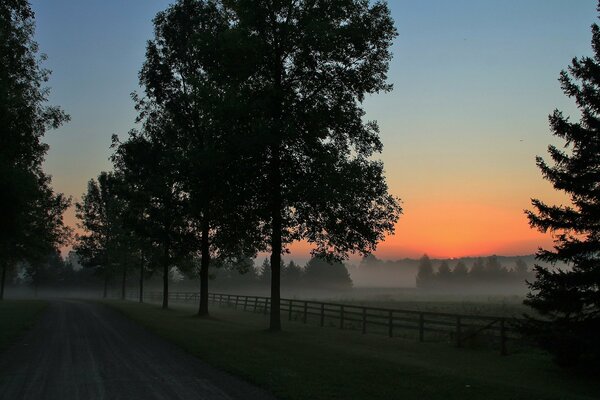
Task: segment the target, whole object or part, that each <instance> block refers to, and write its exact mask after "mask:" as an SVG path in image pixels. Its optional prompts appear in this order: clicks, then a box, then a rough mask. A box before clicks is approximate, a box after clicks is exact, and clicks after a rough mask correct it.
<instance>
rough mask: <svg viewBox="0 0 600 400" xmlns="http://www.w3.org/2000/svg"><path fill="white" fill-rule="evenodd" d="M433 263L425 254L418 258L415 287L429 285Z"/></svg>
mask: <svg viewBox="0 0 600 400" xmlns="http://www.w3.org/2000/svg"><path fill="white" fill-rule="evenodd" d="M433 276H434V272H433V264H432V263H431V260H430V259H429V256H428V255H427V254H423V257H421V259H420V260H419V267H418V271H417V287H418V288H425V287H429V286H430V285H431V282H432V281H433Z"/></svg>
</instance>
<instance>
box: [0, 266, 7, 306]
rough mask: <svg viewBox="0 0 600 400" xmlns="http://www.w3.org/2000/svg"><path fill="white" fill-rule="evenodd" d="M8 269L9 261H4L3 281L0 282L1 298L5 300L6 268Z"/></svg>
mask: <svg viewBox="0 0 600 400" xmlns="http://www.w3.org/2000/svg"><path fill="white" fill-rule="evenodd" d="M7 269H8V262H6V261H5V262H3V263H2V282H1V283H0V300H4V286H5V284H6V270H7Z"/></svg>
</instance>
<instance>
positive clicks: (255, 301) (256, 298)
mask: <svg viewBox="0 0 600 400" xmlns="http://www.w3.org/2000/svg"><path fill="white" fill-rule="evenodd" d="M257 308H258V297H255V298H254V312H256V309H257Z"/></svg>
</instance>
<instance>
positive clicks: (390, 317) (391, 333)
mask: <svg viewBox="0 0 600 400" xmlns="http://www.w3.org/2000/svg"><path fill="white" fill-rule="evenodd" d="M393 313H394V312H393V311H392V310H390V311H388V336H389V337H394V315H393Z"/></svg>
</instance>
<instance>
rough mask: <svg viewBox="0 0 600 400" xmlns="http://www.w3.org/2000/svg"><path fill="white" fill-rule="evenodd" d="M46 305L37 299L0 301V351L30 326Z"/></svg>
mask: <svg viewBox="0 0 600 400" xmlns="http://www.w3.org/2000/svg"><path fill="white" fill-rule="evenodd" d="M46 305H47V304H46V303H45V302H43V301H37V300H2V301H0V351H3V350H5V349H6V348H7V347H8V346H10V345H11V344H12V343H13V342H14V341H15V340H16V339H17V338H18V337H19V336H20V335H22V334H23V333H24V332H25V331H26V330H27V329H28V328H29V327H31V325H33V323H34V322H35V321H36V319H37V317H38V316H39V315H40V313H41V312H42V310H43V309H44V308H45V307H46Z"/></svg>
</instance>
